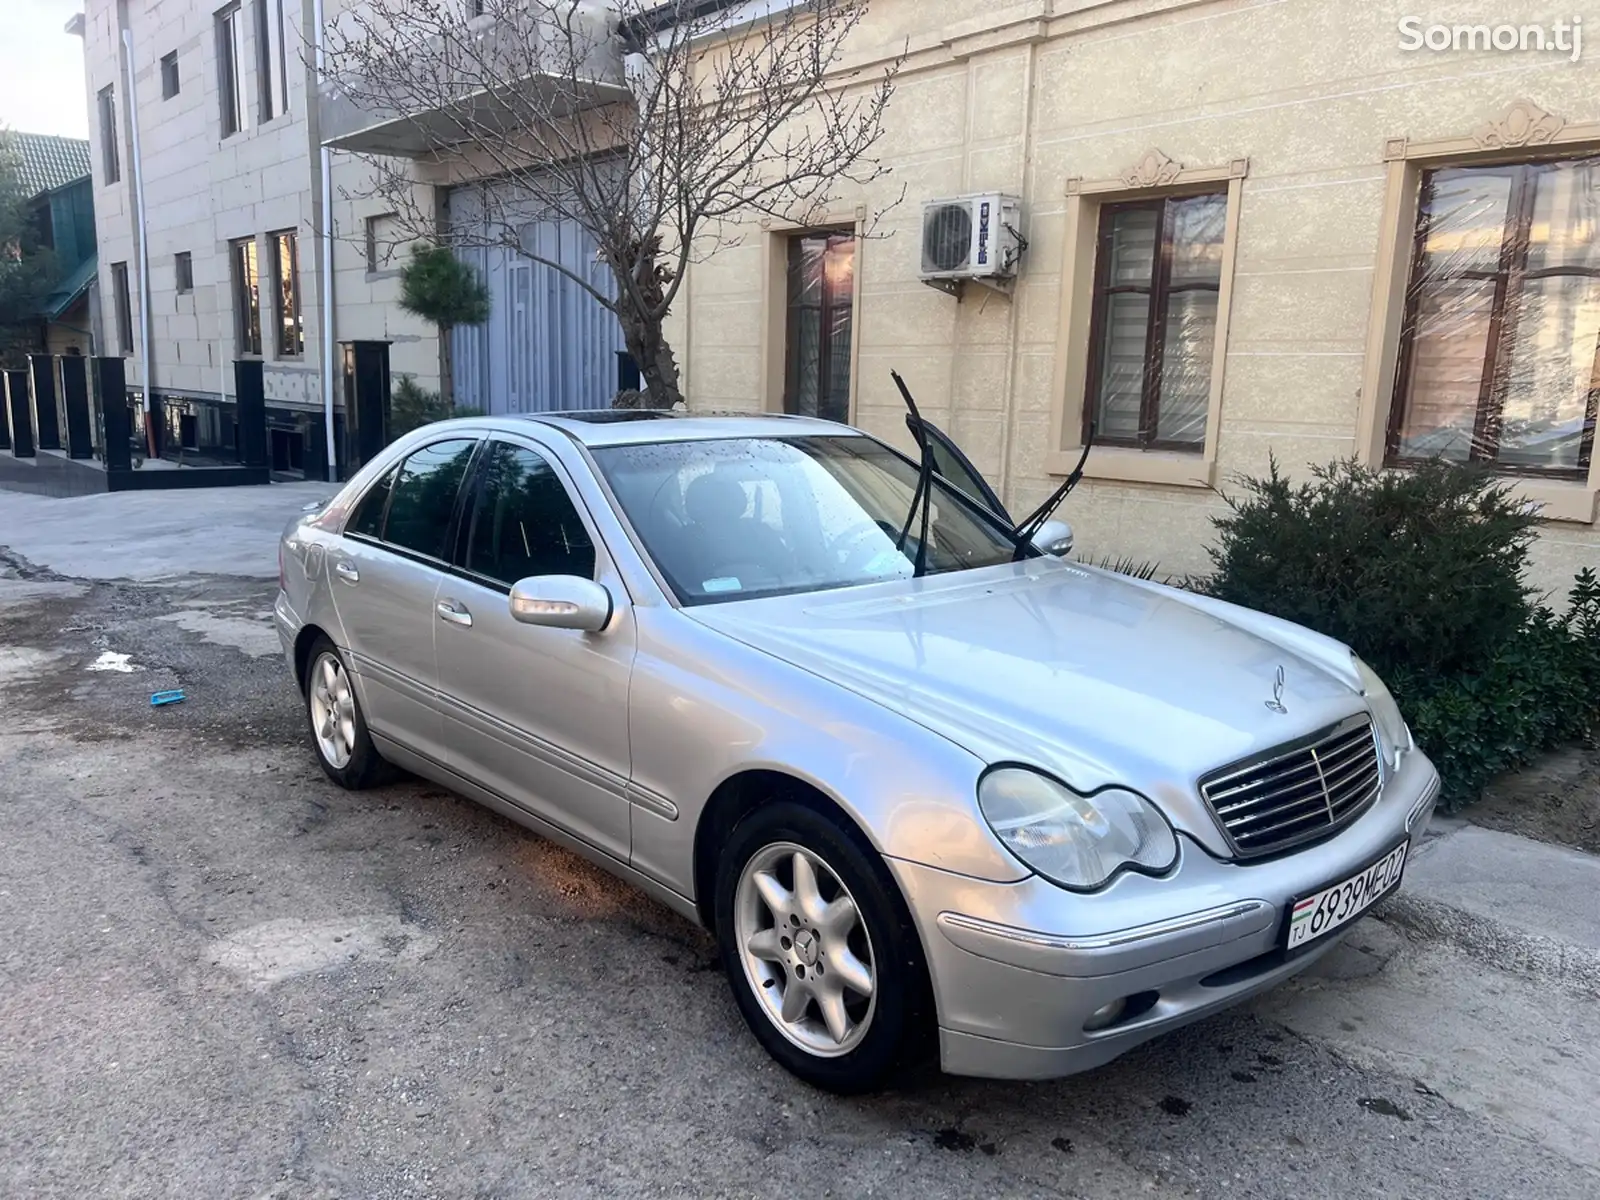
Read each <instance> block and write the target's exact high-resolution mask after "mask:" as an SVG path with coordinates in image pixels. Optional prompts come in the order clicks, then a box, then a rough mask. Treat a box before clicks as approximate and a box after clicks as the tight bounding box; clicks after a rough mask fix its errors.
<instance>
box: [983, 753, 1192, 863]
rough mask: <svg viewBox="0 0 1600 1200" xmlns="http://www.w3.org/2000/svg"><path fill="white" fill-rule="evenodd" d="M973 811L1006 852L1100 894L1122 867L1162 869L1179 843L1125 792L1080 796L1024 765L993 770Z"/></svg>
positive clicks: (1145, 805)
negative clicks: (981, 811) (1106, 883)
mask: <svg viewBox="0 0 1600 1200" xmlns="http://www.w3.org/2000/svg"><path fill="white" fill-rule="evenodd" d="M978 807H979V808H980V809H982V810H983V816H984V819H985V820H987V821H988V822H989V825H990V827H991V828H992V829H993V830H994V831H995V833H996V834H997V835H999V838H1000V840H1001V841H1002V842H1004V843H1005V844H1006V847H1007V849H1009V850H1010V851H1011V853H1013V854H1015V855H1016V856H1017V857H1018V858H1020V859H1021V860H1022V861H1023V862H1024V863H1026V864H1027V865H1028V866H1029V867H1032V868H1033V869H1034V870H1035V871H1037V872H1038V873H1039V874H1041V875H1043V876H1044V877H1045V878H1046V879H1049V880H1051V881H1052V882H1054V883H1059V884H1061V885H1063V886H1064V887H1070V888H1097V887H1100V886H1101V885H1103V884H1104V883H1105V882H1106V881H1107V880H1109V879H1110V878H1111V877H1112V876H1113V875H1115V874H1116V873H1117V871H1118V869H1119V868H1121V867H1123V866H1133V867H1138V868H1142V869H1143V870H1146V871H1150V872H1153V873H1159V872H1161V871H1165V870H1166V869H1167V868H1168V867H1170V866H1171V865H1172V864H1173V862H1174V861H1175V860H1176V859H1177V857H1178V840H1177V838H1175V837H1174V836H1173V834H1172V827H1171V826H1170V825H1168V824H1167V822H1166V818H1164V817H1163V816H1162V815H1161V814H1160V813H1159V812H1157V811H1156V809H1155V807H1154V805H1152V804H1151V803H1150V802H1149V801H1148V800H1146V799H1145V798H1144V797H1142V796H1137V795H1135V794H1134V793H1133V792H1130V791H1126V790H1125V789H1123V788H1107V789H1105V790H1104V791H1100V792H1096V793H1095V794H1094V795H1092V796H1080V795H1079V794H1078V793H1077V792H1075V791H1073V790H1072V789H1071V788H1069V787H1068V786H1067V785H1066V784H1064V783H1060V782H1058V781H1057V780H1054V779H1051V778H1050V777H1049V776H1048V775H1041V774H1039V772H1037V771H1029V770H1026V769H1025V768H1022V767H1001V768H1000V769H999V770H995V771H990V772H989V773H988V774H987V775H985V776H984V777H983V779H982V780H981V781H980V782H979V784H978Z"/></svg>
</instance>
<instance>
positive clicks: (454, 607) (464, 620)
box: [433, 600, 472, 627]
mask: <svg viewBox="0 0 1600 1200" xmlns="http://www.w3.org/2000/svg"><path fill="white" fill-rule="evenodd" d="M433 611H434V612H436V613H438V614H439V619H440V620H441V621H449V622H450V624H452V625H465V626H469V627H470V626H471V624H472V614H471V613H469V612H468V611H467V606H466V605H464V604H462V603H460V602H459V601H456V600H441V601H439V603H437V604H435V605H434V606H433Z"/></svg>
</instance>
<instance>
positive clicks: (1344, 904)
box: [1288, 842, 1411, 950]
mask: <svg viewBox="0 0 1600 1200" xmlns="http://www.w3.org/2000/svg"><path fill="white" fill-rule="evenodd" d="M1410 846H1411V844H1410V843H1409V842H1402V843H1401V844H1400V845H1398V846H1396V847H1395V848H1394V849H1393V850H1391V851H1389V853H1388V854H1385V855H1384V856H1383V857H1382V858H1380V859H1379V860H1378V861H1377V862H1375V863H1373V864H1372V865H1371V866H1370V867H1368V868H1367V869H1366V870H1364V871H1357V872H1356V873H1355V874H1354V875H1352V876H1350V878H1348V879H1343V880H1340V881H1339V882H1338V883H1336V884H1334V885H1333V886H1332V887H1327V888H1323V889H1322V891H1320V892H1313V893H1312V894H1311V895H1309V896H1307V897H1305V898H1304V899H1302V900H1296V901H1294V903H1293V905H1292V906H1291V908H1290V909H1289V943H1288V949H1290V950H1294V949H1297V948H1299V947H1300V946H1304V945H1305V944H1306V943H1307V942H1310V941H1313V940H1315V939H1316V938H1319V937H1322V936H1323V935H1324V934H1328V933H1332V932H1333V931H1334V930H1335V929H1338V928H1339V926H1341V925H1344V924H1347V923H1349V922H1350V921H1353V920H1355V919H1356V918H1357V917H1359V916H1360V915H1361V914H1362V913H1364V912H1366V910H1367V909H1369V908H1371V907H1372V906H1373V905H1374V904H1375V903H1377V902H1378V901H1379V900H1380V899H1382V898H1383V896H1384V894H1385V893H1387V892H1389V891H1392V890H1393V889H1394V888H1396V887H1398V886H1399V885H1400V873H1401V872H1402V871H1403V870H1405V865H1406V851H1407V850H1409V849H1410Z"/></svg>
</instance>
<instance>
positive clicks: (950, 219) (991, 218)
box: [921, 193, 1028, 292]
mask: <svg viewBox="0 0 1600 1200" xmlns="http://www.w3.org/2000/svg"><path fill="white" fill-rule="evenodd" d="M1027 245H1028V243H1027V240H1026V239H1025V238H1024V237H1023V236H1022V205H1021V202H1020V201H1019V200H1018V199H1017V198H1016V197H1015V196H1002V195H1000V194H998V193H990V194H988V195H981V196H956V197H953V198H951V199H948V200H928V201H925V202H924V203H923V205H922V271H921V278H922V281H923V282H924V283H926V284H930V285H931V286H933V287H937V288H942V289H944V290H945V291H952V292H953V291H958V290H959V285H960V284H961V283H962V282H963V281H964V280H968V279H970V280H972V281H973V282H974V283H981V284H984V285H985V286H987V287H992V288H997V289H998V290H1000V291H1010V290H1011V281H1012V280H1013V278H1014V277H1015V276H1016V273H1017V262H1018V260H1019V259H1020V258H1021V257H1022V252H1023V250H1024V249H1026V248H1027Z"/></svg>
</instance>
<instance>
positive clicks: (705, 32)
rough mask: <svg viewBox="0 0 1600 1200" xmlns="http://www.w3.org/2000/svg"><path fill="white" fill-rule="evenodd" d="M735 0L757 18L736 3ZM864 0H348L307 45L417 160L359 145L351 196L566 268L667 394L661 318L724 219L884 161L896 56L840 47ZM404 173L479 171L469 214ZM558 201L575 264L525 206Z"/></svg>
mask: <svg viewBox="0 0 1600 1200" xmlns="http://www.w3.org/2000/svg"><path fill="white" fill-rule="evenodd" d="M752 8H755V9H760V10H761V12H762V14H764V15H761V16H759V19H757V20H755V21H750V20H749V19H748V14H747V13H745V10H748V9H752ZM478 12H481V15H475V14H477V13H478ZM865 12H866V0H794V2H793V3H788V4H785V3H776V2H773V0H767V2H766V3H760V2H759V0H757V2H755V3H746V4H743V5H739V4H731V5H717V4H709V3H706V2H705V0H666V2H665V3H661V2H660V0H611V2H610V3H604V2H601V0H478V2H474V0H365V2H362V3H358V4H357V5H356V6H355V7H353V8H352V9H351V10H350V11H349V12H347V13H345V14H344V15H343V16H342V17H341V18H340V19H339V21H337V22H336V23H335V24H334V25H333V27H332V28H330V29H329V31H328V35H327V38H326V46H325V55H326V60H325V61H326V68H327V71H328V74H329V76H330V78H331V79H332V81H333V84H334V87H335V88H336V90H337V91H338V92H339V93H340V94H341V96H342V98H343V100H344V101H345V102H348V103H350V104H353V105H355V106H357V107H358V108H360V109H363V110H365V111H367V112H368V113H372V114H376V115H377V116H378V118H379V119H385V120H389V121H394V122H397V123H398V124H399V127H400V128H401V129H403V130H404V132H405V134H406V136H407V139H408V141H409V143H410V145H411V147H412V148H413V150H415V148H416V147H421V148H422V149H421V153H420V154H419V155H417V157H418V159H419V160H420V161H421V162H423V163H425V164H427V165H426V166H424V167H422V169H421V170H420V171H419V169H418V167H417V165H415V164H414V163H412V162H408V161H406V160H403V159H397V158H385V157H380V156H369V155H362V156H361V157H362V158H364V159H366V161H367V163H368V165H369V166H370V169H371V176H370V179H371V183H370V187H368V188H367V189H366V190H365V191H363V192H362V193H361V194H362V195H363V196H381V197H382V198H383V199H384V201H385V203H386V204H387V206H388V207H389V208H390V209H391V210H392V211H394V212H396V213H397V214H399V216H398V222H397V223H398V225H399V226H400V228H401V230H402V231H403V232H404V234H405V235H406V236H407V237H425V238H429V239H433V240H447V241H450V242H453V243H454V244H455V246H456V247H458V248H460V247H464V246H472V245H478V246H482V245H499V246H507V247H511V248H514V249H515V250H517V251H518V252H520V253H522V254H524V255H526V256H527V257H528V258H530V259H532V260H533V261H535V262H538V263H542V264H544V265H546V266H548V267H550V268H553V269H554V270H556V271H559V272H561V273H562V274H564V275H566V276H568V277H569V278H570V279H572V280H573V282H574V283H576V284H577V285H578V286H579V287H581V288H582V289H583V290H584V291H586V292H587V293H588V294H589V295H591V296H592V297H594V299H595V300H596V301H597V302H598V303H600V304H602V305H604V306H605V307H606V308H607V309H609V310H610V311H612V312H613V313H615V314H616V317H617V320H618V322H619V324H620V325H621V328H622V334H623V338H624V340H625V342H626V345H627V347H628V350H629V352H630V353H631V354H632V356H633V358H634V360H635V361H636V362H637V363H638V364H639V369H640V373H641V375H642V377H643V381H644V385H645V389H646V396H647V403H649V404H650V405H651V406H652V407H660V408H668V407H671V406H672V405H673V404H674V403H675V402H677V401H678V400H680V399H681V398H682V396H681V394H680V391H679V384H678V378H679V377H678V364H677V361H676V359H675V357H674V355H673V352H672V347H671V346H670V345H669V344H668V343H667V339H666V336H665V334H664V332H663V328H662V326H663V321H664V320H665V318H666V317H667V314H668V312H669V311H670V310H671V307H672V303H673V301H674V299H675V298H676V297H677V294H678V289H679V287H680V286H681V285H682V282H683V278H684V273H685V269H686V268H687V267H688V266H689V265H690V264H691V263H693V262H696V261H699V260H701V259H702V258H704V257H705V256H707V255H709V254H711V253H713V252H715V251H716V250H717V249H718V248H721V247H724V246H726V245H729V244H730V243H732V242H734V241H736V240H737V238H738V226H739V224H740V223H741V222H745V221H749V220H751V219H755V218H759V217H761V216H770V217H775V218H779V219H781V220H784V221H786V222H795V223H809V222H812V221H814V220H815V218H816V216H817V215H818V214H820V213H821V212H823V211H824V210H825V209H827V208H828V207H829V206H830V205H831V204H832V203H833V202H834V201H835V200H836V199H837V198H838V197H839V195H840V191H841V189H842V188H845V187H846V186H858V185H861V184H865V183H869V182H871V181H873V180H875V179H878V178H880V177H881V176H882V175H884V174H885V173H886V172H887V168H886V167H885V166H884V165H883V164H882V163H881V162H880V161H879V160H878V159H877V158H876V157H875V156H874V153H873V151H874V148H875V147H876V145H877V143H878V140H879V138H880V137H881V136H882V133H883V117H884V110H885V108H886V106H887V104H888V102H889V98H890V96H891V94H892V93H893V90H894V82H895V75H896V72H897V71H898V68H899V59H898V58H897V59H895V60H894V61H893V62H891V63H890V64H889V65H888V66H887V67H884V68H880V69H877V70H875V71H873V72H872V73H871V74H867V73H865V72H864V71H861V70H852V69H849V68H848V67H847V66H846V64H845V60H844V48H845V42H846V40H847V39H848V38H849V37H850V35H851V33H852V32H853V31H855V30H856V29H857V27H858V26H859V24H860V22H861V20H862V17H863V16H864V15H865ZM741 14H744V15H742V16H741ZM736 20H739V21H742V22H743V23H741V24H733V23H732V22H734V21H736ZM423 174H426V175H427V176H428V177H429V179H430V181H431V182H440V181H448V182H454V183H457V184H460V183H463V182H467V181H471V180H483V181H486V182H484V183H483V185H482V186H480V187H478V188H476V189H474V190H475V192H476V196H475V198H474V199H472V200H470V201H468V202H467V203H468V204H472V203H476V204H480V205H481V206H482V211H481V213H473V214H472V216H473V217H474V218H475V219H474V220H472V221H471V222H468V221H464V220H462V221H453V222H452V223H451V226H450V228H448V229H445V228H441V227H440V224H439V222H438V220H437V218H436V215H435V213H434V210H433V205H432V204H431V203H429V201H428V194H429V193H428V189H426V188H419V186H418V180H419V177H420V176H422V175H423ZM464 206H466V205H464ZM477 218H481V219H477ZM563 219H564V220H570V221H573V222H576V223H577V224H578V225H580V226H581V227H582V228H583V229H584V230H585V231H587V233H588V234H589V236H590V237H592V238H593V239H594V242H595V244H596V246H597V248H598V251H597V255H596V259H597V263H598V266H597V268H596V270H594V271H593V272H586V271H584V270H581V269H578V270H575V269H573V268H572V266H571V265H570V264H569V263H564V262H562V261H560V260H559V258H558V257H557V256H556V255H555V254H554V253H552V252H550V251H549V250H548V249H547V247H546V246H545V245H544V244H543V243H542V242H541V240H540V224H541V222H548V221H552V220H563ZM608 277H609V278H608Z"/></svg>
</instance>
